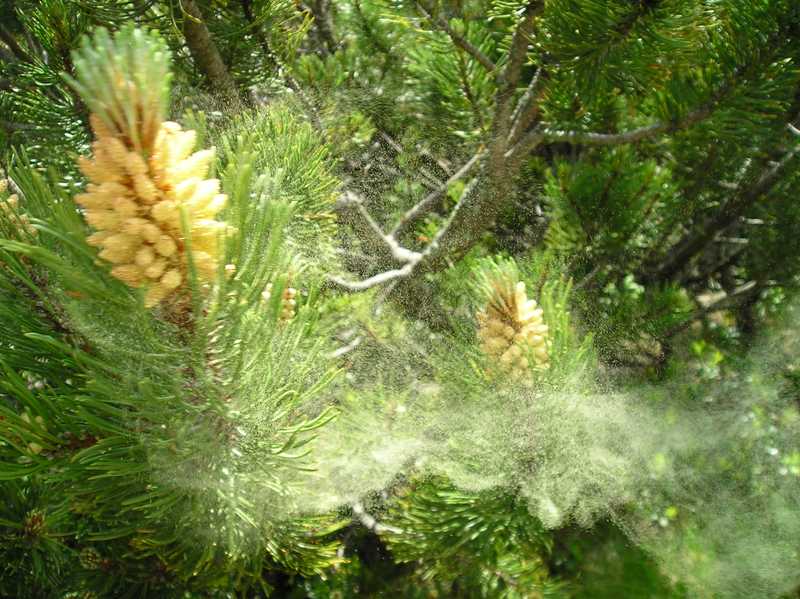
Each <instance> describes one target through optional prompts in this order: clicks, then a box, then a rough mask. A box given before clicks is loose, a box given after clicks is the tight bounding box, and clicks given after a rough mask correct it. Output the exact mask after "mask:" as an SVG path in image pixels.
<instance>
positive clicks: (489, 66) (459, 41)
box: [417, 2, 497, 73]
mask: <svg viewBox="0 0 800 599" xmlns="http://www.w3.org/2000/svg"><path fill="white" fill-rule="evenodd" d="M417 10H419V11H420V12H421V13H422V16H424V17H425V18H426V19H428V20H429V21H430V22H431V23H433V24H434V25H436V26H437V27H438V28H439V29H441V30H442V31H444V32H445V33H446V34H447V35H449V36H450V39H451V40H453V43H454V44H455V45H456V46H458V47H459V48H461V49H462V50H464V51H465V52H467V53H468V54H470V55H471V56H472V57H473V58H474V59H475V60H477V61H478V62H479V63H481V65H482V66H483V68H485V69H486V70H487V71H489V72H490V73H495V72H496V71H497V65H495V64H494V62H492V60H491V59H490V58H489V57H488V56H486V54H484V53H483V52H481V50H480V49H478V48H476V47H475V46H474V45H472V43H470V42H469V41H468V40H466V39H464V37H462V36H461V35H459V34H458V33H456V32H455V31H454V30H453V28H452V27H450V24H449V23H448V22H447V21H445V20H444V19H443V18H441V17H434V16H433V15H432V14H431V13H430V12H429V9H427V8H426V7H425V6H423V5H422V3H421V2H417Z"/></svg>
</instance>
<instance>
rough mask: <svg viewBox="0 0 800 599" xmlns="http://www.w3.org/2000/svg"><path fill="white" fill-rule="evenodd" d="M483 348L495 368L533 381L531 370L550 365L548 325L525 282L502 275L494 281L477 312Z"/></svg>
mask: <svg viewBox="0 0 800 599" xmlns="http://www.w3.org/2000/svg"><path fill="white" fill-rule="evenodd" d="M476 318H477V320H478V338H479V339H480V344H481V349H482V351H483V352H484V354H486V356H487V357H488V358H489V359H490V361H491V362H492V367H493V370H495V369H496V370H497V371H500V372H503V373H505V374H508V375H510V376H511V377H512V378H514V379H518V380H525V381H528V382H530V374H531V371H532V370H544V369H546V368H548V367H549V356H548V351H547V348H548V345H549V337H548V334H547V331H548V329H547V325H546V324H544V319H543V318H542V309H541V308H537V306H536V301H535V300H533V299H528V296H527V294H526V292H525V283H523V282H522V281H519V282H516V283H513V282H512V281H511V280H509V279H507V278H506V277H503V276H500V277H499V278H497V279H495V280H493V281H492V282H491V293H490V296H489V301H488V303H487V305H486V308H484V309H483V310H481V311H479V312H478V313H477V314H476Z"/></svg>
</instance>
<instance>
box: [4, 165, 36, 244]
mask: <svg viewBox="0 0 800 599" xmlns="http://www.w3.org/2000/svg"><path fill="white" fill-rule="evenodd" d="M7 188H8V181H7V180H6V179H0V194H2V193H3V192H4V191H5V190H6V189H7ZM0 221H4V222H5V223H8V226H9V227H10V229H11V230H10V231H9V232H10V233H11V234H12V235H15V236H18V237H23V238H24V237H26V236H31V237H34V236H36V234H37V233H38V231H37V230H36V229H34V228H33V225H31V221H30V218H28V215H27V214H25V213H24V212H21V211H20V209H19V197H18V196H17V194H15V193H12V194H11V195H10V196H8V197H7V198H5V199H3V198H0ZM0 234H2V228H0Z"/></svg>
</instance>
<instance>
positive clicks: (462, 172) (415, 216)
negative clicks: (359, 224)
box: [391, 150, 484, 238]
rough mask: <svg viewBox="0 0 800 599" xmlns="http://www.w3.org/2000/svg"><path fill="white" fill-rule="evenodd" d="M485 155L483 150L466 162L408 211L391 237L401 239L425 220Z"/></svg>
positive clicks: (393, 230)
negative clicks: (454, 185)
mask: <svg viewBox="0 0 800 599" xmlns="http://www.w3.org/2000/svg"><path fill="white" fill-rule="evenodd" d="M483 155H484V152H483V150H481V151H479V152H478V153H477V154H475V155H474V156H473V157H472V158H470V159H469V160H468V161H467V162H465V163H464V165H463V166H462V167H461V168H460V169H458V170H457V171H456V172H455V173H453V174H452V175H451V176H450V178H449V179H447V181H445V182H444V183H443V184H442V185H441V186H440V187H439V188H438V189H434V190H433V191H432V192H431V193H429V194H428V195H427V196H425V198H423V199H422V200H421V201H420V202H419V203H418V204H416V205H415V206H414V207H412V208H411V209H410V210H408V211H407V212H406V213H405V214H404V215H403V216H402V218H401V219H400V221H399V222H398V223H397V224H396V225H395V227H394V229H392V232H391V235H392V236H394V237H395V238H400V237H402V236H403V235H405V234H406V233H407V232H408V231H410V230H411V228H412V227H413V226H414V224H415V223H417V222H418V221H419V219H421V218H423V217H424V216H425V215H427V214H428V213H430V211H431V210H433V208H434V207H435V206H436V203H437V202H438V200H439V198H440V197H441V196H443V195H444V194H445V193H447V190H448V189H449V188H450V186H451V185H452V184H453V183H455V182H456V181H458V180H460V179H463V178H464V177H465V176H467V174H469V172H470V171H471V170H472V167H474V166H475V165H476V164H477V162H478V160H480V159H481V157H483Z"/></svg>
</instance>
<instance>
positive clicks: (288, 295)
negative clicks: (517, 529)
mask: <svg viewBox="0 0 800 599" xmlns="http://www.w3.org/2000/svg"><path fill="white" fill-rule="evenodd" d="M261 297H262V298H263V300H264V302H265V303H266V302H269V300H270V298H271V297H272V283H268V284H267V287H266V289H264V292H263V293H262V294H261ZM295 297H297V290H296V289H295V288H294V287H285V288H284V290H283V293H281V309H280V314H279V315H278V318H279V319H280V320H281V321H282V322H286V321H288V320H291V319H292V318H293V317H294V313H295V307H296V305H297V301H296V300H295Z"/></svg>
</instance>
